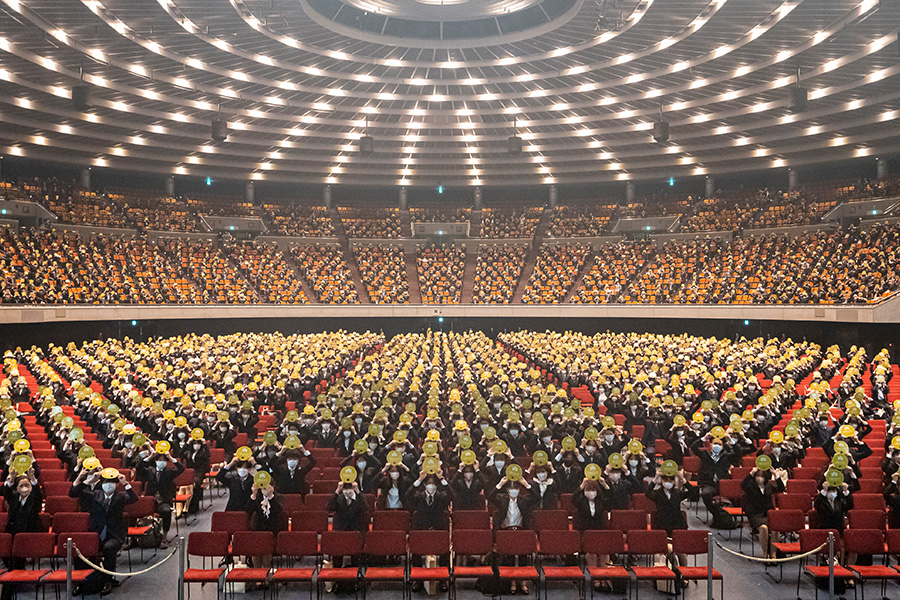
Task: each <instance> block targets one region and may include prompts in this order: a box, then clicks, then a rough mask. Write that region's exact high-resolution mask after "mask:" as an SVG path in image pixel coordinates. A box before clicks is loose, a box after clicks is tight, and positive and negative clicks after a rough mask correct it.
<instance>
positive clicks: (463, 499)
mask: <svg viewBox="0 0 900 600" xmlns="http://www.w3.org/2000/svg"><path fill="white" fill-rule="evenodd" d="M450 490H451V493H452V495H453V510H483V509H484V495H483V494H484V477H483V476H482V475H481V473H480V472H479V464H478V461H475V463H474V464H471V465H465V464H462V463H460V465H459V470H458V471H457V472H456V475H454V476H453V480H452V481H451V482H450Z"/></svg>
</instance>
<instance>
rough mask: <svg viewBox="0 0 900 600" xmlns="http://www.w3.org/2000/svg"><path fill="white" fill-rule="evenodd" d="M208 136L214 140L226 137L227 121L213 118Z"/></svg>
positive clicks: (223, 139) (220, 140)
mask: <svg viewBox="0 0 900 600" xmlns="http://www.w3.org/2000/svg"><path fill="white" fill-rule="evenodd" d="M210 137H211V138H212V140H213V141H214V142H224V141H225V138H227V137H228V121H223V120H221V119H216V120H214V121H213V122H212V126H211V127H210Z"/></svg>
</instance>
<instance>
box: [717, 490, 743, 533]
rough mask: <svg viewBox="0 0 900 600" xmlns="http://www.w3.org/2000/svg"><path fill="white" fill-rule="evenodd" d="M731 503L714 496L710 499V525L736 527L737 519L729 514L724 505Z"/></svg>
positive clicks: (721, 527) (718, 527) (729, 505)
mask: <svg viewBox="0 0 900 600" xmlns="http://www.w3.org/2000/svg"><path fill="white" fill-rule="evenodd" d="M732 506H733V505H732V503H731V502H730V501H729V500H727V499H726V498H722V497H721V496H716V497H715V498H713V501H712V527H713V529H737V528H738V526H739V523H738V520H737V519H735V518H734V517H733V516H731V515H729V514H728V512H727V511H726V510H725V508H726V507H729V508H730V507H732Z"/></svg>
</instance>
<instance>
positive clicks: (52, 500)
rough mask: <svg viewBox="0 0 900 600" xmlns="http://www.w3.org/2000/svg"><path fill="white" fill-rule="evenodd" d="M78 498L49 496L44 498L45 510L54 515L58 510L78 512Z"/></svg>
mask: <svg viewBox="0 0 900 600" xmlns="http://www.w3.org/2000/svg"><path fill="white" fill-rule="evenodd" d="M79 509H80V506H79V505H78V498H70V497H68V496H48V497H47V498H46V499H45V500H44V512H45V513H47V514H49V515H53V514H56V513H58V512H66V513H73V512H78V511H79Z"/></svg>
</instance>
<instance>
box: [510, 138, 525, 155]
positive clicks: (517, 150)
mask: <svg viewBox="0 0 900 600" xmlns="http://www.w3.org/2000/svg"><path fill="white" fill-rule="evenodd" d="M506 151H507V152H509V153H510V154H522V138H520V137H519V136H517V135H512V136H510V137H509V139H508V140H507V141H506Z"/></svg>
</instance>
